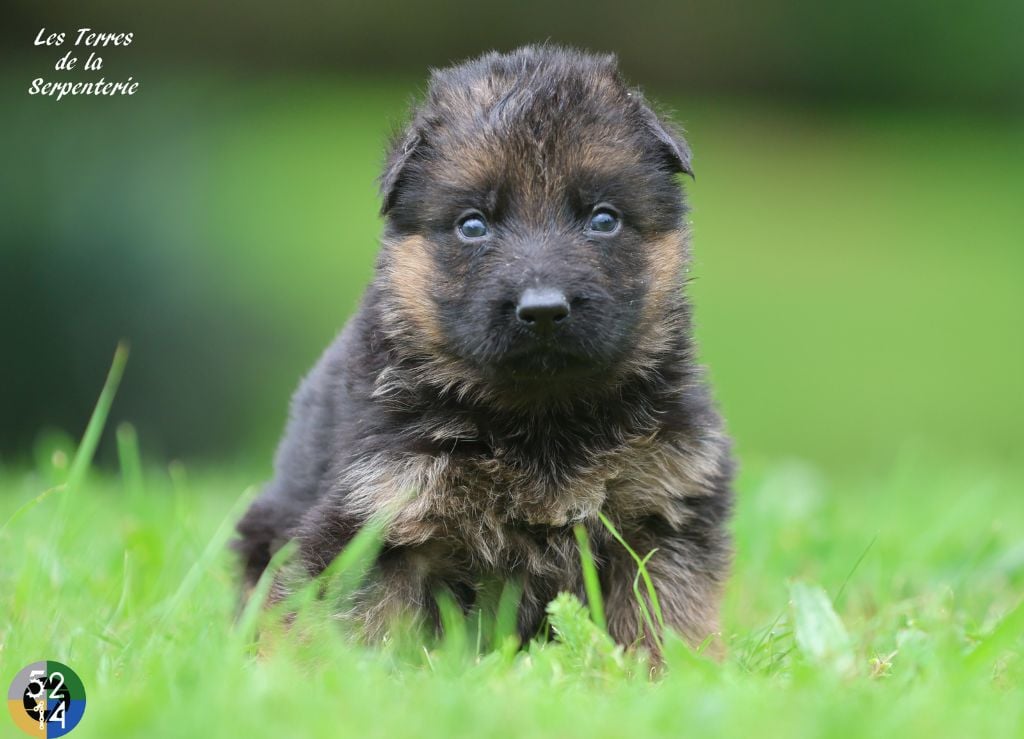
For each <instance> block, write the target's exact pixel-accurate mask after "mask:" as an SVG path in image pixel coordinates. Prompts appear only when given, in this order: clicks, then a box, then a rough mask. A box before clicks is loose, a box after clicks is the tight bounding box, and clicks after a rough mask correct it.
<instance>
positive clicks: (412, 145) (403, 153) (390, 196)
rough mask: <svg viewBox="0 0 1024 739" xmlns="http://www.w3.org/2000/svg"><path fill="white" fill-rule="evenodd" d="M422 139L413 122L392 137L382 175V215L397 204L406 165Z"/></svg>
mask: <svg viewBox="0 0 1024 739" xmlns="http://www.w3.org/2000/svg"><path fill="white" fill-rule="evenodd" d="M420 140H421V137H420V134H419V131H418V130H417V128H416V126H414V125H412V124H410V125H409V127H408V128H406V129H405V130H404V131H402V132H401V133H400V134H398V135H397V136H395V137H394V138H393V139H392V141H391V149H390V150H389V151H388V158H387V162H386V163H385V164H384V172H383V173H382V174H381V176H380V195H381V204H380V214H381V215H382V216H386V215H387V214H388V211H390V210H391V206H393V205H394V204H395V200H396V199H397V198H398V192H399V191H400V190H401V189H402V184H403V175H404V174H405V168H406V165H407V164H408V163H409V160H410V159H412V157H413V154H415V152H416V148H417V147H418V146H419V145H420Z"/></svg>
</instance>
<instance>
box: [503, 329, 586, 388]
mask: <svg viewBox="0 0 1024 739" xmlns="http://www.w3.org/2000/svg"><path fill="white" fill-rule="evenodd" d="M493 367H494V370H495V373H496V374H497V375H499V376H500V377H501V378H502V379H505V380H510V381H513V382H522V383H531V384H532V383H538V382H551V383H560V382H563V381H567V380H579V379H583V378H587V377H594V376H596V375H599V374H601V373H602V372H603V371H604V370H605V369H606V367H605V362H603V361H601V360H598V359H595V358H594V357H592V356H588V355H585V354H582V353H580V352H578V351H573V350H572V349H571V348H569V347H566V346H565V345H564V343H561V342H559V341H558V340H557V339H546V340H539V339H538V340H537V341H533V342H530V345H529V346H525V347H522V348H518V349H515V350H512V351H509V352H507V353H506V354H504V355H503V356H502V357H501V359H500V360H499V361H498V362H496V363H495V364H494V365H493Z"/></svg>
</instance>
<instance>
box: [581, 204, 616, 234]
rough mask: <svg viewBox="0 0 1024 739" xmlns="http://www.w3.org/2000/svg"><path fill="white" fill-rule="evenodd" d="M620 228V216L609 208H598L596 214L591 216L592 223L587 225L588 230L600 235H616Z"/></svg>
mask: <svg viewBox="0 0 1024 739" xmlns="http://www.w3.org/2000/svg"><path fill="white" fill-rule="evenodd" d="M618 228H619V216H618V215H616V214H615V212H614V211H612V210H609V209H608V208H598V209H597V210H595V211H594V214H593V215H592V216H590V223H588V224H587V230H589V231H593V232H595V233H599V234H610V233H615V232H616V231H617V230H618Z"/></svg>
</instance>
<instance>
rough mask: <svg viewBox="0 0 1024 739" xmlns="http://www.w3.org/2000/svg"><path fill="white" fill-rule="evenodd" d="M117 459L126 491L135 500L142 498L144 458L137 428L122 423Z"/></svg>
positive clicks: (119, 426)
mask: <svg viewBox="0 0 1024 739" xmlns="http://www.w3.org/2000/svg"><path fill="white" fill-rule="evenodd" d="M117 458H118V462H119V463H120V465H121V480H122V482H123V483H124V487H125V490H127V492H128V494H129V495H131V496H132V497H134V498H141V497H142V495H143V493H144V492H145V489H144V487H143V481H142V457H141V455H140V454H139V437H138V435H137V434H136V433H135V427H134V426H132V425H131V424H130V423H122V424H120V425H118V427H117Z"/></svg>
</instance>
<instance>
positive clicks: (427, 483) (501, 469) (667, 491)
mask: <svg viewBox="0 0 1024 739" xmlns="http://www.w3.org/2000/svg"><path fill="white" fill-rule="evenodd" d="M686 457H687V455H686V453H685V452H682V451H680V450H679V449H676V448H673V447H672V446H671V445H666V444H664V443H661V442H660V441H656V440H654V439H652V438H650V437H644V438H638V439H634V440H631V441H629V442H626V443H623V444H621V445H619V446H616V447H614V448H611V449H608V450H605V451H600V452H595V453H593V454H590V455H588V456H587V459H586V460H585V461H584V462H577V463H576V464H573V465H571V466H570V465H565V466H561V467H560V466H558V465H557V463H556V462H555V461H550V460H549V461H547V462H543V461H538V460H524V459H522V458H516V457H515V456H513V455H505V454H500V453H498V454H488V455H476V456H456V455H451V454H433V455H431V454H405V455H400V456H393V457H380V458H375V459H374V460H373V461H372V462H371V463H365V464H362V465H356V466H354V468H353V469H352V470H351V471H350V474H349V476H348V477H349V481H348V482H349V488H350V490H351V492H350V494H349V495H348V496H347V503H348V505H349V507H350V508H352V509H353V510H354V511H357V512H359V513H362V514H367V513H373V512H375V511H379V510H381V509H384V508H390V509H391V510H392V511H394V515H393V518H392V521H391V525H390V526H389V533H388V539H389V540H390V542H391V543H392V544H395V545H407V546H409V545H417V544H423V543H426V542H428V541H431V540H439V539H441V540H445V541H449V542H451V543H452V544H455V545H456V546H461V547H464V548H465V549H467V550H469V551H470V552H471V554H472V555H473V556H477V557H481V558H482V559H484V560H487V561H489V562H490V563H491V564H495V563H497V562H498V561H499V560H501V559H502V558H503V557H509V558H512V559H515V558H524V557H526V558H527V559H529V558H530V557H532V556H533V553H535V554H536V556H543V552H544V549H545V547H547V546H551V545H552V544H551V542H557V544H556V546H562V543H563V542H564V541H565V538H566V534H567V533H568V537H569V539H570V540H571V538H572V537H571V527H572V525H573V524H576V523H579V522H585V521H593V520H595V519H596V517H597V513H598V512H599V511H604V512H606V513H607V514H609V515H610V516H611V517H612V518H613V519H616V520H622V519H628V518H634V517H643V516H648V515H658V516H661V517H663V518H666V519H667V520H670V521H672V520H675V519H678V518H679V517H680V516H682V515H684V513H683V506H681V505H680V500H681V499H682V498H683V497H685V495H687V494H690V493H691V492H692V491H693V489H694V486H693V484H692V481H691V480H688V479H687V474H686V473H687V468H688V463H687V461H686ZM688 491H689V492H688ZM526 552H531V554H526Z"/></svg>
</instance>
